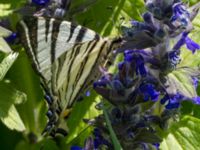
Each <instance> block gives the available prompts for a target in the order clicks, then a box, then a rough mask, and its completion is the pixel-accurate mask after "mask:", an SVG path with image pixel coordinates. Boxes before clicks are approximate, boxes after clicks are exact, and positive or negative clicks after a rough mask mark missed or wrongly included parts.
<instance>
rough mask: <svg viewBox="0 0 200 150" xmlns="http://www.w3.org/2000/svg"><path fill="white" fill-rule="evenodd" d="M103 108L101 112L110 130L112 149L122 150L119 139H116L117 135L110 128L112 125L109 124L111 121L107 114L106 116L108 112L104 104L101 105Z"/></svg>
mask: <svg viewBox="0 0 200 150" xmlns="http://www.w3.org/2000/svg"><path fill="white" fill-rule="evenodd" d="M102 108H103V114H104V116H105V119H106V124H107V126H108V130H109V132H110V135H111V139H112V142H113V145H114V149H115V150H122V147H121V145H120V143H119V140H118V139H117V136H116V134H115V132H114V130H113V128H112V125H111V122H110V120H109V116H108V113H107V111H106V108H105V107H104V105H103V106H102Z"/></svg>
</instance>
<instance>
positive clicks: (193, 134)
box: [160, 116, 200, 150]
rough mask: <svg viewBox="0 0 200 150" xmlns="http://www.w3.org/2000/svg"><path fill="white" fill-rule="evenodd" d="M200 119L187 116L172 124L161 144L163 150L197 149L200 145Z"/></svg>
mask: <svg viewBox="0 0 200 150" xmlns="http://www.w3.org/2000/svg"><path fill="white" fill-rule="evenodd" d="M199 124H200V120H199V119H197V118H194V117H191V116H185V117H184V118H183V119H182V120H181V121H179V122H178V123H176V124H174V125H172V126H171V127H170V128H169V129H168V132H167V134H166V135H165V137H164V140H163V142H162V143H161V145H160V149H161V150H171V149H175V150H188V149H189V150H197V149H199V147H200V142H199V138H200V134H199V133H200V126H199Z"/></svg>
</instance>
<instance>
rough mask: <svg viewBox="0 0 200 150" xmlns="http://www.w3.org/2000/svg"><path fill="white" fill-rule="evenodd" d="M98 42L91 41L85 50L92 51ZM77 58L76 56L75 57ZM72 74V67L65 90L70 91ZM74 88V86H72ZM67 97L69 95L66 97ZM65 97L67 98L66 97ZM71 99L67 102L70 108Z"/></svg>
mask: <svg viewBox="0 0 200 150" xmlns="http://www.w3.org/2000/svg"><path fill="white" fill-rule="evenodd" d="M97 43H98V41H92V42H89V43H88V45H87V46H86V47H87V49H85V51H87V50H88V51H91V50H93V49H94V47H95V46H96V45H97ZM74 59H75V58H74ZM70 75H71V69H70V72H69V78H68V80H67V83H68V84H67V86H66V88H65V91H68V86H69V82H70ZM72 88H73V87H72ZM68 94H69V93H68ZM70 94H71V95H72V94H73V92H72V93H70ZM71 95H70V96H71ZM66 98H67V97H66ZM66 98H65V99H66ZM70 101H71V99H70V98H67V102H68V103H67V104H66V108H68V105H69V103H70ZM72 101H74V100H72ZM70 107H71V106H70Z"/></svg>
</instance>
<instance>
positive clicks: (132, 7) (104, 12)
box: [76, 0, 144, 36]
mask: <svg viewBox="0 0 200 150" xmlns="http://www.w3.org/2000/svg"><path fill="white" fill-rule="evenodd" d="M143 11H144V1H143V0H126V1H125V0H107V1H105V0H98V1H97V2H96V3H95V4H94V5H93V6H92V7H91V8H89V9H88V11H86V12H84V13H81V14H79V15H77V17H76V20H78V22H79V23H81V24H83V25H84V26H87V27H88V28H90V29H93V30H94V31H96V32H98V33H100V34H101V35H103V36H110V35H119V30H120V26H121V24H122V22H124V21H130V20H131V19H136V20H142V17H141V12H143Z"/></svg>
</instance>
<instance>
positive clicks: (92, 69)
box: [67, 41, 107, 107]
mask: <svg viewBox="0 0 200 150" xmlns="http://www.w3.org/2000/svg"><path fill="white" fill-rule="evenodd" d="M96 46H98V41H96V42H95V45H93V47H91V49H90V50H89V53H88V55H87V57H86V58H85V61H84V64H83V66H82V68H81V70H80V71H79V73H78V76H77V80H76V81H75V84H76V85H75V86H74V88H75V87H76V86H77V83H78V81H79V80H80V79H81V77H82V75H83V72H84V70H87V69H88V68H85V66H86V63H87V62H88V60H89V59H90V57H89V54H90V53H91V52H92V50H95V49H96V48H95V47H96ZM105 46H107V41H104V42H103V43H102V45H101V47H100V48H99V51H98V54H97V56H96V60H95V61H94V62H93V64H92V67H91V70H88V72H89V73H88V76H87V77H86V78H85V79H84V82H83V83H82V85H80V86H81V87H80V88H79V90H78V92H77V93H75V94H76V96H75V98H74V99H72V95H73V93H71V95H70V99H69V100H70V102H69V104H68V106H67V107H72V105H73V103H74V101H75V100H76V99H77V98H78V97H77V96H78V93H80V92H82V90H83V89H84V88H85V85H86V83H87V82H88V79H89V78H90V75H91V74H93V73H94V72H93V71H95V69H94V68H95V67H96V63H97V62H98V60H99V58H100V55H101V54H102V51H103V50H105V48H104V47H105ZM97 48H98V47H97ZM76 88H78V87H76Z"/></svg>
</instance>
